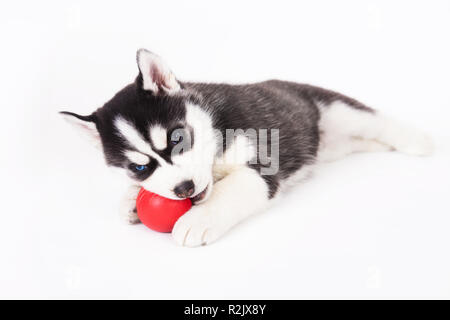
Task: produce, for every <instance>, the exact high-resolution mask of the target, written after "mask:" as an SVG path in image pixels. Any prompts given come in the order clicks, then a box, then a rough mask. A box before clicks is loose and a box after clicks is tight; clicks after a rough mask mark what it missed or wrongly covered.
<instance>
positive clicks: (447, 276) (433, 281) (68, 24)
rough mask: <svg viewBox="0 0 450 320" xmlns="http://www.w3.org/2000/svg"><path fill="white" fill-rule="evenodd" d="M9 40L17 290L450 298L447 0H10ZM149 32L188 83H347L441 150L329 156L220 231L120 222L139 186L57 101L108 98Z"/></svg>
mask: <svg viewBox="0 0 450 320" xmlns="http://www.w3.org/2000/svg"><path fill="white" fill-rule="evenodd" d="M0 39H1V51H0V81H1V83H0V98H1V99H0V103H1V116H2V117H1V120H0V121H1V125H0V130H1V157H0V161H1V168H0V170H1V195H2V206H1V208H0V210H1V213H0V297H1V298H276V299H278V298H450V257H449V244H450V232H449V230H450V205H449V203H448V202H449V196H450V182H449V181H450V132H449V120H450V111H449V110H450V90H449V83H450V81H449V80H450V79H449V77H450V62H449V57H450V45H449V43H450V42H449V39H450V2H449V1H360V0H355V1H290V2H287V1H286V2H285V1H279V0H278V1H270V2H268V1H254V2H250V1H248V2H246V1H242V0H241V1H221V2H215V1H179V2H174V1H142V2H135V1H126V2H122V5H117V4H113V3H112V1H102V2H100V1H99V2H95V3H93V1H85V2H82V1H80V2H75V1H54V2H50V1H39V2H37V1H29V2H23V1H14V2H11V1H10V2H2V4H1V5H0ZM140 47H146V48H148V49H150V50H152V51H154V52H157V53H159V54H160V55H162V56H163V57H164V58H165V59H166V61H168V63H169V65H170V66H171V68H172V70H173V71H174V72H175V74H176V75H177V77H178V78H180V79H182V80H192V81H210V82H215V81H227V82H233V83H240V82H250V81H259V80H265V79H268V78H279V79H286V80H294V81H298V82H307V83H312V84H316V85H321V86H324V87H327V88H331V89H334V90H337V91H341V92H343V93H345V94H348V95H350V96H353V97H355V98H358V99H359V100H361V101H363V102H365V103H367V104H368V105H370V106H373V107H376V108H378V109H380V110H382V111H384V112H385V113H387V114H390V115H392V116H394V117H397V118H400V119H403V121H405V122H408V123H410V124H413V125H415V126H416V127H419V128H421V129H423V130H424V131H427V132H428V133H430V134H431V135H432V137H433V138H434V140H435V143H436V153H435V155H434V156H432V157H429V158H414V157H408V156H405V155H401V154H395V153H384V154H360V155H354V156H351V157H348V158H347V159H344V160H341V161H339V162H335V163H333V164H329V165H326V166H323V167H322V168H320V169H319V170H318V171H317V172H316V175H315V177H314V178H313V179H311V180H309V181H308V182H306V183H305V184H303V185H301V186H298V188H296V189H294V190H293V191H292V192H290V193H289V194H288V195H287V196H286V197H285V198H283V199H282V200H281V201H280V202H279V203H278V204H277V205H276V206H274V207H273V208H271V209H270V210H268V211H267V212H265V213H263V214H261V215H259V216H255V217H253V218H251V219H250V220H248V221H247V222H245V223H243V224H241V225H240V226H238V227H236V228H235V229H233V230H232V231H231V232H229V233H228V234H227V235H226V236H225V237H223V238H222V239H221V240H220V241H218V242H217V243H215V244H213V245H211V246H207V247H202V248H197V249H186V248H181V247H177V246H176V245H175V244H174V242H173V241H172V239H171V237H170V235H168V234H158V233H155V232H152V231H150V230H148V229H146V227H144V226H142V225H138V226H127V225H123V224H121V222H120V220H119V219H118V215H117V208H118V202H119V199H120V196H121V194H122V192H123V190H124V187H125V186H124V185H123V183H122V181H120V180H118V179H117V178H116V177H115V176H114V175H112V174H111V173H110V171H109V169H108V168H107V167H106V166H105V165H104V160H103V158H102V155H101V154H100V153H98V152H97V150H96V149H94V148H93V147H92V146H90V145H89V144H88V142H87V141H85V140H83V139H82V137H80V136H78V134H77V132H75V131H74V130H73V129H72V128H71V127H70V126H68V125H67V123H65V122H64V121H63V120H62V119H60V117H59V116H58V114H57V111H60V110H70V111H74V112H77V113H81V114H89V113H90V112H92V111H94V110H95V109H96V108H98V107H101V106H102V104H103V103H104V102H106V101H107V100H108V99H110V98H111V97H112V95H113V94H114V93H115V92H116V91H118V90H119V89H121V88H122V87H123V86H124V85H126V84H127V83H129V82H131V81H133V80H134V77H135V76H136V75H137V68H136V65H135V51H136V49H138V48H140ZM248 200H249V201H251V199H248Z"/></svg>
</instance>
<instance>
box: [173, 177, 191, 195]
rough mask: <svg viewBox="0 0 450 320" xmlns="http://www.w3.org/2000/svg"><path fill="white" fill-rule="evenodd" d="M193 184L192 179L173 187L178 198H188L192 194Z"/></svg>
mask: <svg viewBox="0 0 450 320" xmlns="http://www.w3.org/2000/svg"><path fill="white" fill-rule="evenodd" d="M194 190H195V186H194V182H193V181H192V180H186V181H183V182H181V183H180V184H179V185H177V186H176V187H175V189H173V192H175V194H176V195H177V197H178V198H183V199H184V198H189V197H190V196H192V195H193V194H194Z"/></svg>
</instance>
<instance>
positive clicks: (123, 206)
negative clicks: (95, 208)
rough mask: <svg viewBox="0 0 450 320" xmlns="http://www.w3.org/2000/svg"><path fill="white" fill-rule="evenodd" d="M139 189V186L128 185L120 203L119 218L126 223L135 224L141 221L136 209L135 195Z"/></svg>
mask: <svg viewBox="0 0 450 320" xmlns="http://www.w3.org/2000/svg"><path fill="white" fill-rule="evenodd" d="M139 189H140V188H139V187H137V186H132V187H130V188H129V189H128V191H127V193H126V194H125V196H124V197H123V199H122V201H121V203H120V208H119V214H120V218H121V220H122V221H124V222H125V223H126V224H136V223H139V222H141V221H140V220H139V217H138V215H137V211H136V197H137V194H138V193H139Z"/></svg>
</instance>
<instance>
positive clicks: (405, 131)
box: [319, 101, 433, 161]
mask: <svg viewBox="0 0 450 320" xmlns="http://www.w3.org/2000/svg"><path fill="white" fill-rule="evenodd" d="M320 111H321V119H320V122H319V127H320V131H321V132H322V136H321V143H320V153H319V158H321V160H325V161H328V160H334V159H337V158H340V157H341V156H344V155H346V154H349V153H352V152H362V151H383V150H397V151H399V152H403V153H406V154H410V155H417V156H424V155H429V154H431V153H432V151H433V143H432V141H431V139H430V138H429V137H428V136H427V135H426V134H424V133H422V132H420V131H418V130H416V129H414V128H412V127H409V126H406V125H404V124H401V123H399V122H398V121H395V120H393V119H390V118H388V117H386V116H384V115H382V114H380V113H379V112H377V111H372V112H371V111H370V109H367V110H361V109H357V108H354V107H352V106H349V105H347V104H346V103H345V102H342V101H337V102H334V103H332V104H330V105H326V106H321V107H320Z"/></svg>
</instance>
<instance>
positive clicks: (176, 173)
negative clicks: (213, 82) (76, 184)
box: [61, 49, 216, 202]
mask: <svg viewBox="0 0 450 320" xmlns="http://www.w3.org/2000/svg"><path fill="white" fill-rule="evenodd" d="M137 62H138V67H139V76H138V77H137V79H136V81H135V82H134V83H132V84H130V85H128V86H127V87H125V88H124V89H122V90H121V91H119V92H118V93H117V94H116V95H115V96H114V97H113V98H112V99H111V100H110V101H108V102H107V103H106V104H105V105H104V106H103V107H101V108H99V109H98V110H96V111H95V112H94V113H92V114H91V115H88V116H81V115H78V114H75V113H72V112H61V113H62V115H63V116H64V117H65V118H66V119H67V120H69V121H70V122H71V123H72V124H74V125H75V126H76V127H77V128H79V129H80V130H81V131H83V132H84V133H86V134H87V135H88V136H89V137H90V138H91V140H93V141H94V143H96V144H98V145H100V146H101V147H102V149H103V152H104V155H105V159H106V162H107V164H108V165H110V166H114V167H118V168H121V169H123V170H124V172H126V173H127V175H128V176H129V177H130V178H131V179H133V180H134V181H135V182H136V183H137V184H139V185H141V186H142V187H144V188H145V189H147V190H148V191H151V192H154V193H157V194H159V195H161V196H164V197H167V198H170V199H180V198H192V199H193V200H194V202H201V201H203V200H205V199H206V198H207V196H208V195H209V192H210V190H211V188H212V164H213V159H214V154H215V146H216V142H215V139H214V132H213V129H212V123H211V118H210V116H209V115H208V114H207V113H206V112H205V111H204V110H203V109H202V108H201V107H200V104H201V101H200V99H199V98H198V96H197V95H196V94H195V93H192V92H190V91H188V90H186V89H184V88H183V85H182V84H181V83H180V82H179V81H177V80H176V78H175V76H174V75H173V73H172V72H171V71H170V69H169V68H168V66H167V65H166V64H165V63H164V61H163V60H162V59H161V58H160V57H158V56H157V55H155V54H153V53H151V52H150V51H147V50H144V49H141V50H139V51H138V52H137Z"/></svg>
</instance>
